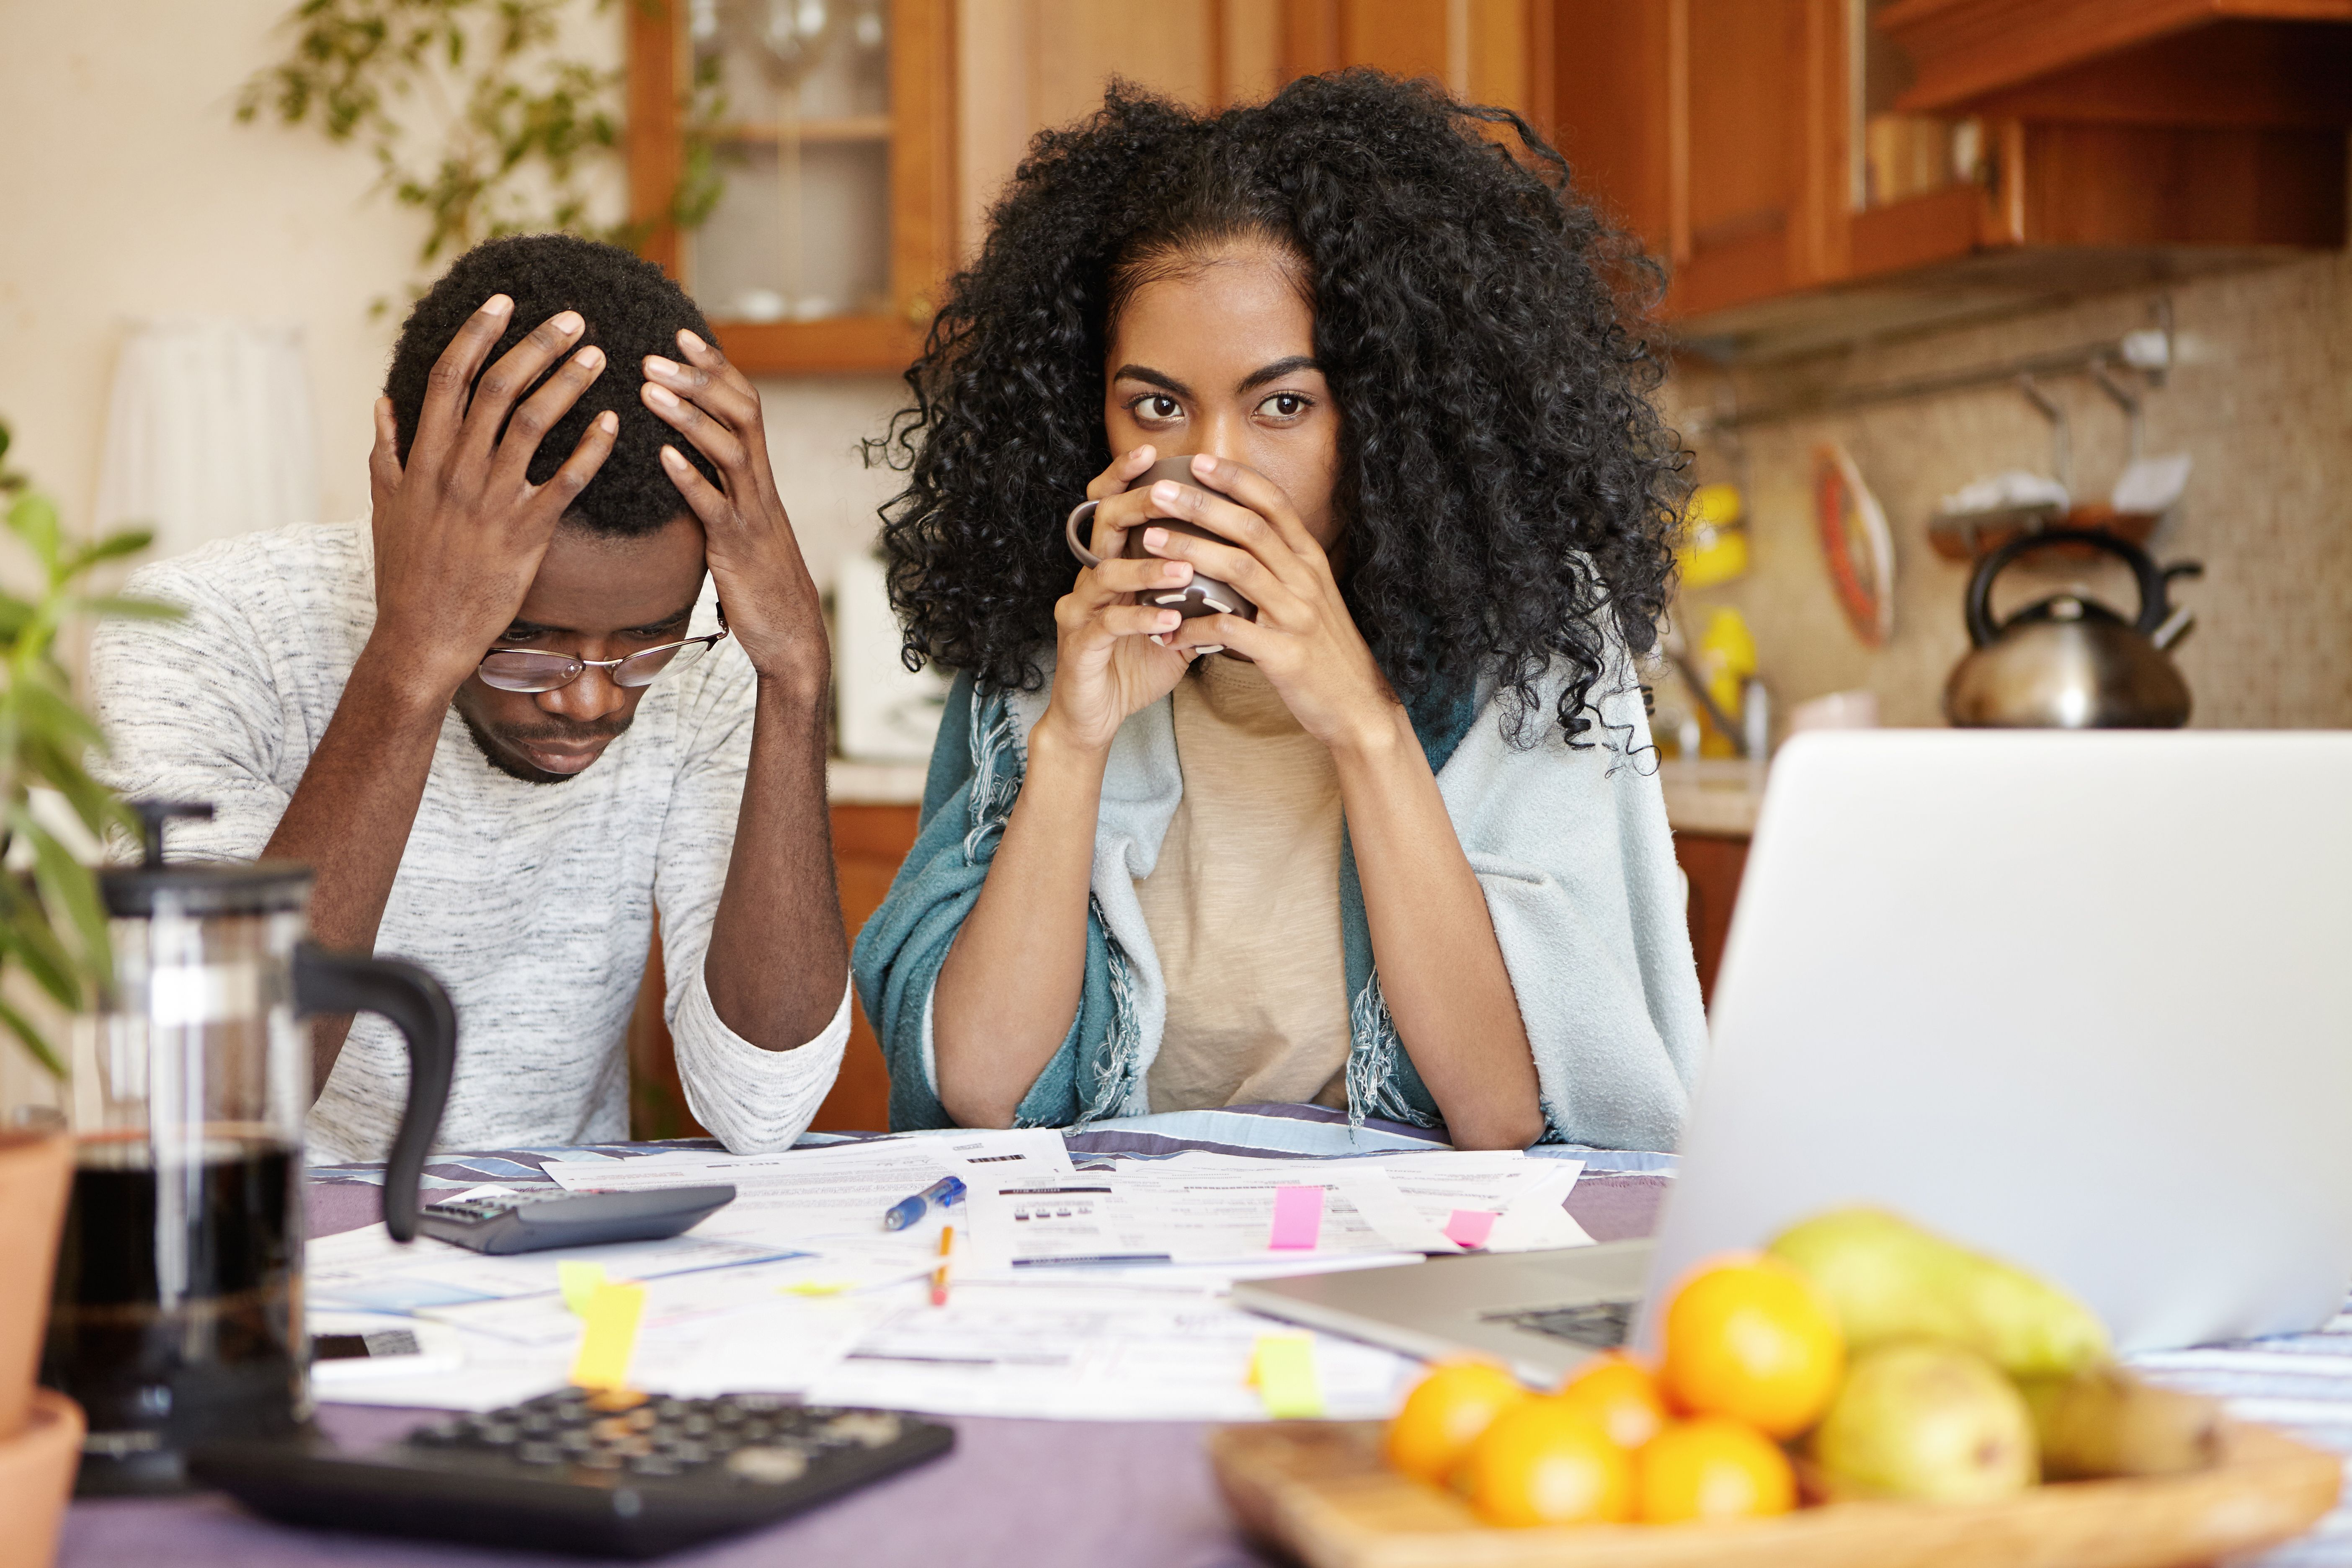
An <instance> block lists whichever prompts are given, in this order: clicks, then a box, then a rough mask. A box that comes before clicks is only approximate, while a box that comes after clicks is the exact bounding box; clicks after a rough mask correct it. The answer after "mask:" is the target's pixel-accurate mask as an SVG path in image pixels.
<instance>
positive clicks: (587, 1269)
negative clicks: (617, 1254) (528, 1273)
mask: <svg viewBox="0 0 2352 1568" xmlns="http://www.w3.org/2000/svg"><path fill="white" fill-rule="evenodd" d="M555 1279H556V1282H557V1283H558V1284H559V1285H560V1286H562V1289H563V1305H564V1308H565V1310H568V1311H570V1312H571V1313H572V1316H574V1317H580V1318H584V1317H586V1316H587V1315H588V1298H589V1297H591V1296H593V1295H594V1294H595V1293H596V1287H597V1286H599V1285H602V1284H603V1283H604V1265H603V1264H601V1263H575V1262H573V1261H572V1260H571V1259H570V1258H564V1259H562V1260H560V1261H559V1262H558V1263H557V1264H556V1266H555Z"/></svg>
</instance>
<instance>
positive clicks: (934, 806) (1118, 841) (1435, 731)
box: [851, 653, 1706, 1149]
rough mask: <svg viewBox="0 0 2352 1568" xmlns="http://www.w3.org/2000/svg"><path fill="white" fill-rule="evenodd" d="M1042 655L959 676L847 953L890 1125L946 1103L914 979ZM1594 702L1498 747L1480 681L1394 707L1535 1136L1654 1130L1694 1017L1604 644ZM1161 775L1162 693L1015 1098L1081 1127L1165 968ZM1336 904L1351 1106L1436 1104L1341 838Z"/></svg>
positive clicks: (1097, 1104) (1099, 1104) (927, 982)
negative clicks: (1463, 871)
mask: <svg viewBox="0 0 2352 1568" xmlns="http://www.w3.org/2000/svg"><path fill="white" fill-rule="evenodd" d="M1047 675H1048V679H1047V682H1046V685H1045V686H1044V687H1041V688H1040V689H1038V690H1036V691H1009V692H1008V691H1003V690H999V689H993V688H982V687H980V686H978V685H976V684H975V683H974V682H973V680H972V679H971V677H970V676H969V675H964V676H961V677H959V678H958V679H957V680H956V683H955V686H954V689H952V690H951V691H950V693H949V696H948V706H947V715H946V718H945V721H943V722H942V723H941V724H940V736H939V741H938V742H937V744H936V745H935V746H934V748H933V749H932V752H931V763H930V771H929V777H928V779H927V781H926V783H925V786H924V791H923V809H922V818H921V823H922V826H921V829H920V831H919V834H918V836H917V837H916V840H915V847H914V848H913V850H912V851H911V852H910V853H909V854H908V857H907V860H906V864H905V865H904V866H903V867H901V868H900V869H899V872H898V879H896V880H895V881H893V882H892V883H891V885H890V893H889V896H888V897H887V899H885V900H883V903H882V907H881V908H880V909H879V910H876V911H875V914H874V917H873V919H871V920H869V921H867V922H866V927H865V930H864V931H861V932H860V933H859V935H858V939H857V947H856V953H855V955H854V958H853V961H852V963H851V970H852V973H854V974H855V976H856V981H857V992H858V996H859V998H860V1000H861V1001H863V1003H864V1004H865V1006H866V1016H867V1017H868V1018H870V1019H871V1020H873V1023H874V1027H875V1030H876V1033H877V1034H878V1035H879V1036H880V1037H881V1042H882V1050H883V1054H884V1056H885V1057H886V1058H887V1059H888V1062H889V1067H890V1124H891V1125H892V1126H893V1127H894V1128H911V1127H946V1126H951V1125H953V1121H952V1119H951V1118H950V1116H949V1115H948V1113H947V1111H946V1110H945V1109H944V1108H943V1107H941V1105H940V1100H939V1092H938V1084H939V1075H938V1068H937V1065H936V1059H935V1058H934V1056H933V1052H932V1046H931V1016H930V1011H931V1009H930V1004H931V989H932V986H933V985H934V984H936V983H937V981H938V978H939V973H940V966H941V965H942V964H944V963H946V961H947V955H948V949H949V947H950V944H952V943H953V942H954V940H955V935H956V932H957V931H958V930H959V929H961V926H962V924H963V921H964V917H965V916H966V915H968V914H969V913H970V912H971V907H972V904H973V902H974V901H975V900H977V899H978V898H979V897H980V889H981V884H982V881H983V880H984V879H985V878H986V877H987V874H988V867H989V862H990V860H991V858H992V857H993V856H994V854H995V850H996V845H997V843H998V841H999V839H1000V838H1001V837H1002V836H1003V828H1004V823H1005V820H1006V818H1007V817H1008V816H1010V815H1011V814H1012V810H1013V800H1014V798H1015V797H1016V796H1017V795H1019V794H1020V790H1021V779H1022V773H1023V771H1024V765H1025V761H1026V755H1027V741H1028V734H1029V731H1030V730H1031V728H1032V727H1033V726H1034V725H1035V723H1036V722H1037V721H1038V719H1039V718H1041V717H1042V716H1043V715H1044V713H1045V702H1046V698H1047V695H1048V692H1049V691H1050V689H1051V670H1050V668H1049V669H1048V671H1047ZM1558 690H1559V688H1558V682H1557V680H1555V681H1553V682H1551V683H1549V684H1548V686H1547V688H1546V689H1545V701H1546V703H1547V711H1548V710H1549V705H1550V704H1551V703H1553V702H1554V701H1556V700H1557V697H1558ZM1594 706H1595V708H1596V709H1597V710H1598V712H1599V714H1600V722H1599V723H1598V724H1596V725H1594V726H1592V727H1591V729H1590V730H1588V731H1587V732H1586V735H1585V737H1584V739H1585V740H1586V741H1587V742H1590V743H1588V744H1586V745H1583V746H1579V747H1571V746H1569V745H1567V744H1566V743H1564V742H1563V741H1562V740H1561V739H1560V738H1559V734H1558V731H1557V728H1556V727H1555V729H1554V731H1553V732H1552V733H1551V734H1550V735H1549V736H1547V737H1546V739H1545V740H1544V741H1543V742H1541V743H1539V744H1538V745H1537V746H1536V747H1534V748H1532V749H1521V748H1519V747H1517V746H1515V745H1514V744H1512V743H1511V742H1510V741H1509V739H1508V738H1507V735H1506V733H1505V730H1504V717H1503V712H1502V710H1501V705H1500V704H1498V703H1497V702H1496V700H1493V699H1492V698H1489V699H1487V700H1485V701H1483V702H1473V701H1470V700H1460V701H1449V700H1444V699H1443V698H1439V699H1433V700H1427V701H1424V702H1423V703H1421V704H1418V705H1416V706H1415V707H1414V708H1413V709H1412V720H1413V729H1414V731H1415V733H1416V734H1418V735H1419V736H1420V738H1421V742H1422V745H1423V749H1424V751H1425V752H1427V753H1428V756H1429V762H1430V766H1431V767H1432V768H1433V770H1434V771H1435V772H1436V774H1437V784H1438V791H1439V794H1440V795H1442V796H1443V797H1444V801H1445V807H1446V811H1447V813H1448V814H1449V815H1450V816H1452V817H1453V819H1454V832H1455V833H1456V835H1457V836H1458V837H1460V839H1461V842H1462V847H1463V849H1464V851H1465V853H1466V854H1467V855H1468V857H1469V860H1470V866H1471V868H1472V870H1474V871H1475V873H1476V874H1477V877H1478V884H1479V887H1480V889H1482V890H1483V891H1484V892H1485V893H1486V909H1487V912H1488V914H1489V915H1490V917H1491V918H1492V919H1493V921H1494V925H1495V936H1496V941H1497V942H1499V944H1500V945H1501V948H1502V952H1503V962H1504V964H1505V966H1506V967H1507V970H1508V971H1509V973H1510V977H1511V985H1512V989H1513V990H1514V991H1515V992H1516V993H1517V997H1518V1003H1519V1016H1520V1019H1521V1021H1522V1023H1523V1024H1524V1025H1525V1026H1526V1028H1527V1033H1528V1043H1529V1045H1530V1046H1531V1047H1533V1050H1534V1052H1535V1059H1536V1069H1537V1076H1538V1079H1539V1080H1540V1084H1541V1088H1542V1097H1543V1111H1544V1119H1545V1121H1546V1123H1547V1124H1548V1127H1549V1131H1548V1133H1547V1136H1548V1137H1549V1138H1550V1139H1555V1140H1565V1141H1567V1142H1576V1143H1588V1144H1593V1145H1597V1146H1600V1147H1603V1148H1616V1149H1672V1148H1674V1147H1675V1144H1676V1142H1678V1141H1679V1138H1680V1135H1681V1131H1682V1124H1683V1118H1684V1115H1685V1111H1686V1110H1687V1108H1688V1104H1689V1095H1690V1088H1691V1083H1692V1080H1693V1079H1694V1077H1695V1076H1696V1072H1697V1069H1698V1063H1699V1057H1700V1054H1701V1052H1702V1050H1703V1048H1704V1044H1705V1041H1706V1016H1705V1014H1704V1013H1703V1011H1702V1010H1701V1007H1700V1005H1699V995H1698V978H1697V973H1696V970H1695V969H1694V968H1693V966H1692V962H1691V948H1690V934H1689V931H1688V928H1687V927H1686V926H1685V921H1684V903H1683V890H1682V879H1681V877H1680V875H1679V874H1678V872H1677V871H1676V869H1675V857H1674V844H1673V840H1672V838H1671V837H1670V835H1669V833H1668V829H1667V826H1666V812H1665V801H1664V796H1663V795H1661V794H1660V792H1659V788H1658V782H1657V779H1656V776H1655V773H1656V769H1655V766H1654V759H1655V757H1656V755H1657V753H1656V752H1655V751H1654V750H1653V749H1652V748H1651V746H1650V732H1649V723H1648V721H1647V719H1646V717H1645V716H1644V714H1643V708H1642V699H1641V692H1640V689H1639V687H1638V686H1637V685H1636V684H1635V683H1634V680H1633V677H1632V676H1631V674H1630V672H1628V671H1627V669H1626V668H1625V666H1624V663H1623V660H1622V653H1621V654H1620V655H1619V658H1618V659H1617V661H1616V669H1615V672H1614V674H1613V677H1612V678H1611V679H1604V680H1603V682H1602V683H1601V688H1600V689H1596V694H1595V698H1594ZM1183 788H1184V781H1183V773H1182V771H1181V768H1180V767H1179V766H1178V763H1177V758H1176V733H1175V728H1174V721H1173V718H1172V708H1171V703H1170V701H1169V700H1168V699H1165V698H1163V699H1161V700H1160V701H1158V702H1156V703H1154V704H1152V705H1151V706H1150V707H1149V708H1146V709H1144V710H1142V711H1141V712H1139V713H1137V714H1135V715H1134V716H1133V717H1132V718H1130V719H1129V720H1128V721H1127V722H1126V724H1124V725H1123V726H1121V728H1120V730H1119V731H1118V737H1117V738H1116V739H1115V740H1114V741H1113V742H1112V743H1111V750H1110V757H1109V761H1108V764H1107V765H1106V768H1105V771H1104V776H1103V791H1102V808H1101V812H1100V816H1099V817H1098V819H1097V824H1096V828H1095V856H1094V874H1093V885H1092V897H1091V899H1090V900H1089V902H1088V909H1087V969H1086V981H1085V988H1084V991H1083V993H1082V994H1081V997H1080V1001H1079V1005H1078V1013H1077V1016H1076V1019H1075V1020H1073V1021H1072V1023H1071V1026H1070V1033H1069V1035H1068V1037H1066V1039H1064V1041H1063V1042H1062V1046H1061V1048H1060V1049H1059V1050H1058V1051H1057V1052H1055V1055H1054V1058H1053V1059H1052V1060H1051V1061H1050V1062H1048V1063H1047V1064H1046V1067H1045V1070H1044V1071H1043V1072H1041V1073H1040V1074H1039V1075H1038V1077H1037V1081H1036V1082H1035V1083H1034V1084H1033V1085H1032V1086H1031V1088H1030V1090H1029V1093H1028V1095H1027V1096H1026V1097H1025V1098H1024V1100H1022V1102H1021V1105H1020V1109H1019V1111H1018V1113H1017V1118H1016V1120H1017V1124H1018V1125H1021V1126H1038V1127H1080V1126H1084V1125H1085V1124H1087V1122H1090V1121H1096V1120H1097V1119H1099V1118H1103V1117H1114V1116H1135V1115H1141V1114H1143V1113H1145V1112H1147V1111H1149V1110H1151V1109H1152V1107H1151V1105H1150V1091H1149V1089H1148V1088H1147V1075H1148V1074H1149V1072H1150V1068H1151V1061H1152V1058H1153V1057H1154V1056H1156V1055H1157V1054H1158V1053H1159V1050H1160V1033H1161V1029H1162V1027H1163V1026H1164V1024H1165V1022H1166V1018H1167V990H1166V986H1165V984H1164V983H1163V981H1162V979H1161V976H1160V963H1159V957H1158V954H1157V952H1155V950H1154V949H1153V947H1152V942H1151V932H1150V930H1149V928H1148V927H1147V926H1146V925H1145V923H1144V919H1143V910H1142V907H1141V905H1140V904H1139V902H1138V900H1137V899H1136V894H1135V882H1136V879H1139V878H1141V877H1146V876H1149V875H1150V872H1151V868H1152V867H1153V865H1154V864H1155V863H1156V861H1157V860H1158V858H1159V854H1160V839H1161V837H1162V836H1163V835H1164V834H1165V833H1166V832H1167V829H1168V824H1169V821H1170V819H1171V817H1172V816H1174V815H1175V811H1176V803H1177V801H1178V799H1179V798H1180V797H1181V795H1182V794H1183ZM1339 911H1340V922H1341V934H1342V937H1343V939H1344V945H1345V949H1346V955H1347V985H1348V996H1349V1018H1350V1021H1351V1025H1352V1034H1353V1037H1354V1043H1353V1046H1352V1047H1351V1049H1350V1051H1349V1058H1348V1110H1349V1117H1350V1119H1351V1120H1353V1121H1361V1120H1362V1119H1363V1118H1364V1117H1366V1116H1382V1117H1389V1118H1392V1119H1395V1120H1398V1121H1411V1122H1415V1123H1418V1124H1420V1125H1423V1126H1433V1125H1436V1124H1437V1123H1438V1120H1439V1118H1438V1110H1437V1105H1436V1102H1435V1101H1434V1100H1433V1099H1431V1097H1430V1094H1429V1091H1428V1089H1426V1088H1424V1087H1423V1084H1422V1081H1421V1078H1420V1075H1419V1074H1418V1073H1416V1072H1415V1071H1414V1070H1413V1066H1412V1058H1411V1057H1410V1056H1409V1055H1408V1054H1407V1053H1406V1051H1405V1049H1404V1047H1403V1045H1402V1042H1401V1041H1400V1040H1399V1039H1398V1038H1397V1035H1396V1030H1395V1028H1394V1027H1393V1026H1391V1023H1390V1021H1389V1014H1388V1007H1387V1005H1386V1004H1385V1003H1384V1002H1383V1001H1382V999H1381V989H1380V976H1379V974H1378V973H1376V972H1375V970H1374V968H1373V964H1372V951H1371V937H1370V929H1369V927H1368V926H1367V924H1366V921H1365V918H1364V908H1363V894H1362V890H1361V889H1360V886H1359V884H1358V882H1357V879H1356V866H1355V858H1354V856H1353V854H1352V853H1351V852H1350V850H1349V847H1348V845H1347V843H1346V841H1345V839H1344V838H1343V839H1342V843H1341V849H1340V867H1339ZM1005 983H1006V984H1019V977H1018V976H1011V975H1008V976H1006V977H1005Z"/></svg>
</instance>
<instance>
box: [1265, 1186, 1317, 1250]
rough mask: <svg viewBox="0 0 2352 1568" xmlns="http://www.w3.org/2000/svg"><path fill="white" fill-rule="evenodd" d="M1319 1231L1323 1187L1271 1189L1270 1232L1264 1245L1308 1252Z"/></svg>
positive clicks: (1313, 1245)
mask: <svg viewBox="0 0 2352 1568" xmlns="http://www.w3.org/2000/svg"><path fill="white" fill-rule="evenodd" d="M1322 1234H1323V1189H1322V1188H1320V1187H1276V1188H1275V1189H1274V1235H1273V1237H1272V1238H1271V1239H1269V1240H1268V1241H1267V1242H1266V1245H1267V1246H1268V1247H1285V1248H1290V1249H1294V1250H1297V1251H1299V1252H1312V1251H1314V1250H1315V1243H1316V1242H1317V1240H1318V1239H1319V1238H1320V1237H1321V1236H1322Z"/></svg>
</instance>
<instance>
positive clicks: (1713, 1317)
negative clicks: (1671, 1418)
mask: <svg viewBox="0 0 2352 1568" xmlns="http://www.w3.org/2000/svg"><path fill="white" fill-rule="evenodd" d="M1665 1342H1666V1363H1665V1373H1664V1384H1665V1392H1666V1397H1667V1398H1668V1399H1670V1400H1672V1401H1673V1402H1674V1403H1675V1405H1677V1406H1678V1407H1680V1408H1681V1409H1683V1410H1685V1411H1687V1412H1689V1413H1690V1414H1692V1415H1728V1416H1730V1417H1731V1418H1732V1419H1734V1420H1736V1421H1745V1422H1747V1423H1748V1425H1749V1426H1754V1427H1756V1428H1757V1429H1758V1430H1759V1431H1761V1432H1762V1433H1763V1434H1764V1435H1765V1436H1768V1437H1793V1436H1796V1435H1797V1434H1798V1433H1800V1432H1802V1431H1803V1430H1804V1429H1805V1428H1806V1427H1808V1426H1811V1425H1812V1424H1813V1423H1814V1422H1815V1421H1817V1420H1819V1419H1820V1418H1821V1415H1822V1411H1823V1410H1825V1409H1827V1408H1828V1407H1829V1403H1830V1397H1831V1395H1832V1394H1835V1393H1836V1392H1837V1385H1838V1377H1839V1375H1840V1374H1841V1373H1843V1371H1844V1369H1845V1342H1844V1339H1843V1336H1842V1335H1841V1334H1840V1333H1839V1332H1838V1323H1837V1314H1836V1311H1835V1310H1834V1309H1833V1308H1832V1306H1831V1305H1830V1300H1829V1298H1828V1297H1827V1296H1825V1295H1824V1294H1822V1289H1821V1287H1820V1286H1818V1285H1815V1284H1814V1283H1813V1282H1812V1280H1811V1279H1808V1278H1807V1277H1806V1276H1805V1275H1803V1274H1801V1273H1799V1272H1798V1271H1797V1270H1796V1269H1794V1268H1790V1267H1789V1266H1788V1265H1787V1264H1785V1263H1781V1262H1779V1261H1777V1260H1775V1259H1773V1258H1766V1257H1763V1256H1761V1255H1759V1254H1749V1255H1746V1256H1742V1257H1739V1258H1730V1259H1726V1260H1724V1261H1721V1262H1717V1263H1715V1264H1713V1265H1710V1266H1702V1267H1701V1268H1700V1269H1699V1271H1698V1272H1697V1273H1696V1274H1694V1275H1692V1276H1691V1278H1690V1279H1688V1280H1687V1281H1685V1283H1684V1285H1683V1287H1682V1289H1680V1290H1678V1291H1676V1292H1675V1299H1674V1300H1673V1301H1672V1302H1671V1303H1670V1304H1668V1306H1667V1308H1666V1332H1665Z"/></svg>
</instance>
